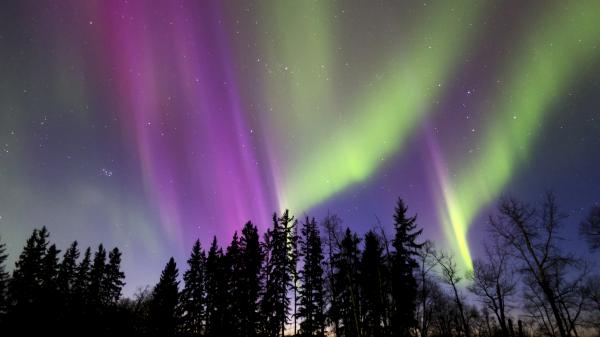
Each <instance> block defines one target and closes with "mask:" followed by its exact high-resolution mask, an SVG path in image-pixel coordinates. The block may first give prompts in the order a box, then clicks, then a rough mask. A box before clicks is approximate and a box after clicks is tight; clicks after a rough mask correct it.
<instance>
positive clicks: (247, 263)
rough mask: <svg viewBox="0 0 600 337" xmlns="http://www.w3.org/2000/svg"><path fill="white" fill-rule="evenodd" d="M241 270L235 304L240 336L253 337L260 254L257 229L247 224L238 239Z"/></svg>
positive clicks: (255, 330) (255, 321) (256, 308)
mask: <svg viewBox="0 0 600 337" xmlns="http://www.w3.org/2000/svg"><path fill="white" fill-rule="evenodd" d="M240 251H241V255H240V257H241V270H240V275H239V282H240V287H239V289H240V292H239V294H238V295H239V298H238V299H237V303H238V305H239V306H240V313H241V316H240V328H241V330H240V332H241V334H240V336H242V337H253V336H256V335H257V331H258V325H259V317H258V311H259V309H258V296H259V291H260V268H261V263H262V252H261V248H260V242H259V237H258V229H257V228H256V226H254V225H253V224H252V223H251V222H247V223H246V224H245V225H244V228H243V229H242V237H241V239H240Z"/></svg>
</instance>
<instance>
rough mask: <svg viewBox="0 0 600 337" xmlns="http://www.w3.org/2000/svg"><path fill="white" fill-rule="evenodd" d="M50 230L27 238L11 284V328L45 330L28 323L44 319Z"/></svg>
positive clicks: (39, 231)
mask: <svg viewBox="0 0 600 337" xmlns="http://www.w3.org/2000/svg"><path fill="white" fill-rule="evenodd" d="M48 236H49V234H48V231H47V229H46V227H43V228H42V229H40V230H38V229H34V230H33V233H32V234H31V236H30V237H29V238H28V239H27V242H26V244H25V247H24V248H23V252H22V253H21V255H20V256H19V259H18V260H17V262H16V263H15V269H14V270H13V275H12V278H11V280H10V283H9V294H10V302H11V303H10V306H9V308H8V315H9V316H8V323H9V328H12V329H15V328H17V329H20V330H21V331H25V332H29V333H36V331H38V330H41V329H43V327H42V326H41V324H37V325H31V324H27V322H28V321H30V320H31V319H36V320H39V319H40V318H41V316H42V314H43V313H42V306H41V305H40V304H41V301H40V298H42V270H43V269H44V268H43V261H44V257H45V256H46V249H47V246H48V241H47V239H48Z"/></svg>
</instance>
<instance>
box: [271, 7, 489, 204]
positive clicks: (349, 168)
mask: <svg viewBox="0 0 600 337" xmlns="http://www.w3.org/2000/svg"><path fill="white" fill-rule="evenodd" d="M278 4H279V5H276V7H278V8H277V9H276V13H277V15H273V17H276V18H277V22H279V21H281V20H285V22H286V26H287V27H288V29H286V30H285V32H279V33H278V34H283V36H276V37H273V38H274V39H278V40H279V39H281V41H290V40H291V41H294V43H290V44H285V43H284V44H283V46H284V47H283V50H276V51H272V54H274V55H278V56H277V57H275V59H273V60H271V63H275V64H276V65H277V67H284V69H285V70H290V71H296V72H297V73H300V75H296V76H290V77H287V74H284V73H285V72H281V71H280V72H274V73H275V75H274V76H273V77H272V80H273V81H274V82H272V83H270V86H269V90H266V92H267V93H268V94H271V95H270V96H268V97H267V98H266V101H267V102H268V103H269V104H270V106H271V107H274V108H273V112H272V114H273V116H272V117H271V119H275V120H278V121H279V125H278V126H279V127H276V128H272V129H276V130H286V131H288V129H287V128H285V125H286V124H285V123H286V122H285V121H286V120H287V125H294V127H295V129H297V133H298V134H299V135H301V136H302V137H296V139H294V142H295V143H294V146H293V148H294V150H295V151H302V152H301V153H305V154H308V155H307V156H302V161H300V162H298V160H297V158H299V156H296V155H295V154H296V152H293V153H277V154H276V155H277V157H278V158H282V157H283V158H285V157H288V156H289V159H290V160H283V161H282V162H284V163H291V164H290V165H286V167H284V168H280V170H281V171H282V172H281V174H279V175H278V176H279V177H281V179H280V180H279V181H278V187H277V190H278V200H279V203H280V208H282V209H284V208H288V207H289V208H292V209H294V210H296V211H308V210H309V209H310V208H311V207H313V206H315V205H317V204H319V203H320V202H322V201H324V200H326V199H328V198H330V197H332V196H334V195H335V194H336V193H339V192H341V191H342V190H344V189H346V188H348V187H349V186H351V185H353V184H355V183H357V182H361V181H364V180H366V179H367V178H368V177H370V176H371V175H372V174H373V173H374V172H375V171H376V170H377V169H378V168H379V167H380V166H381V165H382V164H383V163H384V161H385V158H387V157H389V156H392V155H395V154H397V153H399V152H400V151H401V150H402V147H403V145H404V144H405V142H406V140H407V139H408V138H409V137H410V136H411V135H412V134H413V131H414V130H415V127H416V126H417V125H418V124H419V123H420V122H421V121H422V120H423V118H424V117H425V116H427V113H428V112H429V111H430V110H431V108H432V105H433V103H434V102H435V101H436V99H438V97H439V96H440V95H441V94H442V92H443V90H442V88H441V86H442V84H443V83H444V82H445V80H446V79H447V78H448V77H449V76H451V74H452V71H453V69H455V66H456V64H457V63H458V62H459V61H460V57H461V56H462V55H463V54H462V53H463V52H464V50H465V49H466V47H468V43H469V42H471V39H472V37H473V36H474V34H473V33H474V29H472V26H471V25H470V23H471V22H472V20H474V19H475V18H477V14H478V13H479V12H480V11H481V6H478V5H476V4H474V3H472V2H470V1H462V2H460V4H456V5H450V4H449V3H446V2H443V3H439V4H437V5H436V6H430V7H428V8H427V9H426V10H425V13H424V14H425V15H424V17H423V18H422V21H423V22H421V24H422V25H423V27H427V29H426V30H424V31H423V30H419V31H418V32H414V33H416V34H415V35H414V36H412V37H411V38H410V39H408V43H407V45H405V46H402V47H401V48H400V49H399V50H398V51H397V52H396V53H395V54H394V55H393V56H391V60H390V61H389V62H388V67H387V70H388V71H386V72H385V73H386V74H390V75H387V76H386V77H385V78H383V79H382V80H380V81H377V82H375V84H374V85H372V86H366V87H365V88H358V89H362V90H359V93H358V94H356V95H354V96H355V97H356V101H354V102H350V104H349V105H348V106H344V107H340V104H339V102H336V100H335V97H334V95H332V93H333V92H332V89H331V87H330V85H329V84H328V81H329V80H330V78H329V76H330V74H328V72H329V71H330V69H331V67H330V65H331V58H332V56H331V55H332V51H331V50H330V48H331V43H329V42H328V39H327V37H328V36H330V34H331V33H330V32H328V31H327V30H329V29H330V28H329V27H328V25H327V24H326V23H324V22H323V21H326V20H325V16H326V15H325V14H323V13H329V12H330V11H331V9H330V8H328V6H329V5H328V4H327V3H326V2H325V3H323V2H319V3H317V4H320V6H324V7H326V8H321V9H318V10H315V8H314V7H313V6H314V5H315V3H312V2H298V3H294V5H293V8H290V7H289V6H288V5H289V4H290V3H289V2H284V3H283V4H285V6H284V5H281V4H280V3H278ZM316 13H321V14H318V15H316V16H314V17H312V19H311V22H312V24H311V25H308V26H302V20H298V19H297V18H298V17H301V18H305V17H308V16H310V15H315V14H316ZM295 18H296V19H295ZM313 21H314V22H313ZM275 24H276V23H275ZM275 24H274V25H275ZM274 25H273V26H274ZM290 25H291V26H290ZM273 26H272V27H273ZM272 29H273V28H272ZM298 41H302V43H298ZM274 45H277V44H274ZM306 50H311V52H310V53H306V52H305V51H306ZM307 55H312V56H307ZM276 60H278V61H276ZM282 60H293V61H294V62H293V63H291V65H290V66H289V67H288V68H285V67H286V66H284V65H283V61H282ZM311 70H312V72H311ZM303 71H304V73H303ZM321 71H322V72H321ZM306 72H308V73H306ZM297 76H299V77H297ZM309 83H310V85H309ZM281 88H289V90H282V89H281ZM288 102H292V105H293V106H292V107H287V104H288ZM336 103H337V104H336ZM286 108H287V109H288V110H290V109H291V110H292V112H291V114H292V116H289V115H288V114H287V113H286V114H285V116H284V117H285V119H284V118H283V116H280V113H279V111H286V110H285V109H286ZM340 108H345V109H344V111H346V113H347V115H346V116H344V117H342V118H339V117H338V118H336V116H335V115H334V114H331V113H330V114H327V113H328V112H329V111H336V110H335V109H340ZM315 116H318V118H319V120H320V121H321V122H320V125H319V126H317V127H316V128H315V123H314V117H315ZM290 118H291V120H290ZM289 148H291V147H286V149H289ZM298 149H299V150H298ZM284 150H285V149H284ZM295 158H296V160H294V159H295ZM273 165H274V167H277V163H275V164H273Z"/></svg>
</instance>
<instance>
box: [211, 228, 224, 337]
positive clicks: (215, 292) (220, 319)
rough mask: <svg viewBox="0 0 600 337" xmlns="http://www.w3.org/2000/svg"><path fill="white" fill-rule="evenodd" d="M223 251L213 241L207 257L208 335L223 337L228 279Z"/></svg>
mask: <svg viewBox="0 0 600 337" xmlns="http://www.w3.org/2000/svg"><path fill="white" fill-rule="evenodd" d="M223 260H224V257H223V250H222V249H221V248H219V246H218V244H217V238H216V237H213V241H212V243H211V245H210V249H209V250H208V256H207V257H206V335H207V336H215V337H217V336H223V335H224V331H225V324H226V322H225V310H226V304H227V303H226V298H227V289H226V277H225V268H224V261H223Z"/></svg>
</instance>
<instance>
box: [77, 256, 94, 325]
mask: <svg viewBox="0 0 600 337" xmlns="http://www.w3.org/2000/svg"><path fill="white" fill-rule="evenodd" d="M91 263H92V251H91V248H90V247H87V248H86V250H85V252H84V253H83V258H82V259H81V262H80V263H79V265H77V268H76V269H75V280H74V282H73V301H74V304H75V309H76V311H77V312H78V313H82V311H83V306H84V305H85V303H87V302H88V301H87V299H88V290H89V287H90V283H91V279H90V268H91Z"/></svg>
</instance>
